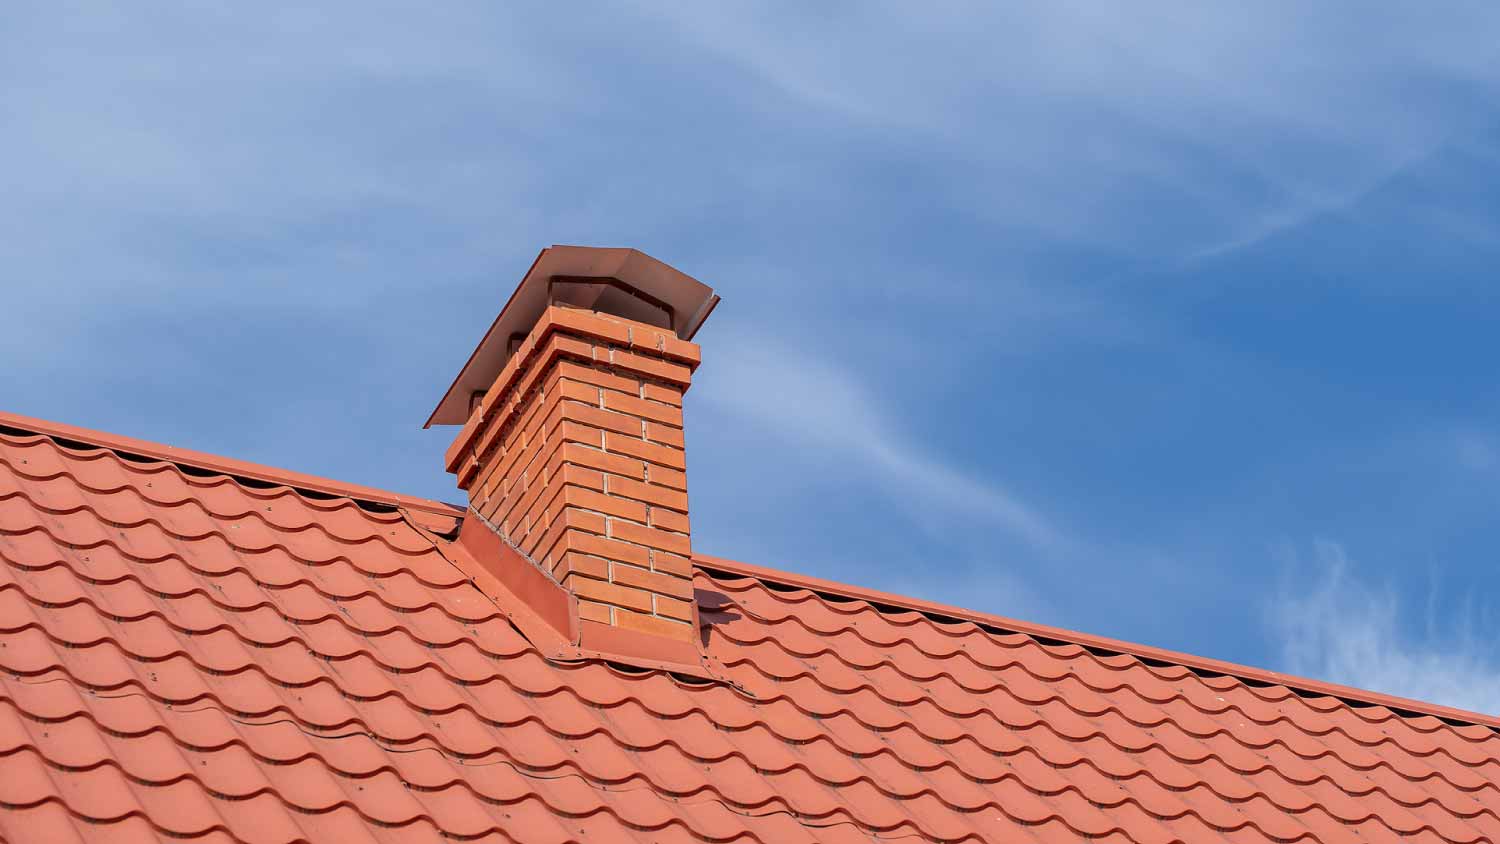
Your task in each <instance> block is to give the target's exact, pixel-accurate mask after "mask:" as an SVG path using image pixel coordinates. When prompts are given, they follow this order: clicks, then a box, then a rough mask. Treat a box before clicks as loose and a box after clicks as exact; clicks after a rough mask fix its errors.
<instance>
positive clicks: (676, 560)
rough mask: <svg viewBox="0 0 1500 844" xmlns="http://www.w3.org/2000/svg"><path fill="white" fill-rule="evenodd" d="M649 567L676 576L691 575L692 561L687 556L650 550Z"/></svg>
mask: <svg viewBox="0 0 1500 844" xmlns="http://www.w3.org/2000/svg"><path fill="white" fill-rule="evenodd" d="M651 568H653V569H655V570H656V571H660V572H667V573H669V574H675V575H677V576H678V577H692V576H693V561H692V560H691V559H689V558H687V557H679V556H678V555H676V554H668V553H667V552H665V551H652V552H651Z"/></svg>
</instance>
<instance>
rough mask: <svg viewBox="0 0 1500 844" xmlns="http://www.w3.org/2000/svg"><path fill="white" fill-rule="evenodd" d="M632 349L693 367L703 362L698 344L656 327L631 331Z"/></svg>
mask: <svg viewBox="0 0 1500 844" xmlns="http://www.w3.org/2000/svg"><path fill="white" fill-rule="evenodd" d="M630 348H632V349H635V350H639V351H643V352H646V353H648V354H654V355H659V356H661V357H668V358H673V359H675V360H680V361H683V362H684V363H687V364H690V365H692V366H697V365H698V364H699V363H700V362H701V361H702V352H701V351H700V350H699V348H698V344H697V343H693V342H690V341H687V340H684V339H682V338H681V337H678V336H677V335H676V334H675V333H673V332H671V331H667V330H665V329H661V328H657V327H655V326H641V327H640V328H636V329H634V330H633V331H631V333H630Z"/></svg>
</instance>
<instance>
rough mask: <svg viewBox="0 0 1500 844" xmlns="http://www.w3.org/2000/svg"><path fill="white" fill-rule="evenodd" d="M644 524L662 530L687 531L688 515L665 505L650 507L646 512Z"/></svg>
mask: <svg viewBox="0 0 1500 844" xmlns="http://www.w3.org/2000/svg"><path fill="white" fill-rule="evenodd" d="M646 524H648V525H650V526H651V527H655V528H661V529H662V530H670V531H675V532H677V533H688V517H687V516H685V515H683V514H682V513H679V512H677V511H676V510H669V509H667V508H666V507H652V508H651V509H650V511H649V512H648V513H647V518H646Z"/></svg>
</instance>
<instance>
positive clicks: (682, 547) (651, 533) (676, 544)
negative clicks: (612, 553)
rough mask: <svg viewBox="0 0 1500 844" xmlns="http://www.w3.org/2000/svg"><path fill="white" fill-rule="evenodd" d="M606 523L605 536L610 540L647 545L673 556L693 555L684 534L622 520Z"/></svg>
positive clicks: (688, 540) (689, 542) (690, 542)
mask: <svg viewBox="0 0 1500 844" xmlns="http://www.w3.org/2000/svg"><path fill="white" fill-rule="evenodd" d="M606 521H607V523H608V527H609V532H608V534H607V536H609V538H611V539H622V540H624V541H626V542H634V543H636V544H637V545H649V546H651V547H652V548H660V549H661V550H663V551H670V552H671V553H673V554H691V553H693V545H692V541H691V540H690V539H689V538H688V537H687V535H686V534H681V533H670V532H668V531H664V530H657V529H656V528H649V527H646V526H645V525H638V524H636V523H635V522H627V521H625V520H624V519H613V518H612V519H608V520H606Z"/></svg>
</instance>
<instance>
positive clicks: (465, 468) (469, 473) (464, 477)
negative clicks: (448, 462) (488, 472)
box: [457, 454, 479, 489]
mask: <svg viewBox="0 0 1500 844" xmlns="http://www.w3.org/2000/svg"><path fill="white" fill-rule="evenodd" d="M457 474H458V488H459V489H468V488H469V485H470V484H472V483H474V478H475V476H476V475H478V474H479V461H478V460H476V459H475V458H474V455H472V454H469V455H466V456H465V457H464V462H463V465H461V466H459V467H458V472H457Z"/></svg>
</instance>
